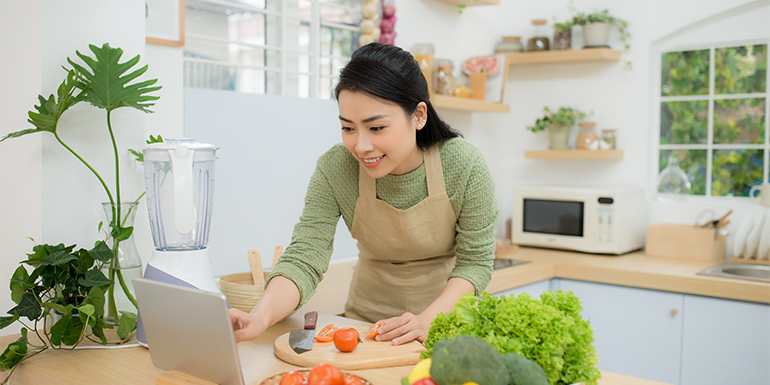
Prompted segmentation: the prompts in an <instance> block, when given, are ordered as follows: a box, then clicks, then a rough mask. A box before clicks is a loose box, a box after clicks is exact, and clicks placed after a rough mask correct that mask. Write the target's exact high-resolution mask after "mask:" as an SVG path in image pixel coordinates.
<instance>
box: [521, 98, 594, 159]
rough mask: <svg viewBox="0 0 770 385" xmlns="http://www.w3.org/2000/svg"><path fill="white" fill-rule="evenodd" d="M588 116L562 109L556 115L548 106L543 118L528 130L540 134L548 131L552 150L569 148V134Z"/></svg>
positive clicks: (574, 109)
mask: <svg viewBox="0 0 770 385" xmlns="http://www.w3.org/2000/svg"><path fill="white" fill-rule="evenodd" d="M585 116H586V114H585V113H584V112H582V111H580V110H578V109H576V108H571V107H560V108H559V110H558V111H556V113H554V112H553V111H551V109H550V108H548V106H545V107H543V116H542V117H539V118H537V120H536V121H535V124H534V125H532V126H527V130H530V131H532V132H540V131H545V130H548V139H549V141H550V148H551V149H565V148H569V144H568V142H569V134H570V131H571V130H572V127H573V126H574V125H575V123H576V122H577V121H578V120H579V119H582V118H584V117H585Z"/></svg>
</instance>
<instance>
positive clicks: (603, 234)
mask: <svg viewBox="0 0 770 385" xmlns="http://www.w3.org/2000/svg"><path fill="white" fill-rule="evenodd" d="M613 202H614V199H612V198H605V197H602V198H599V202H598V203H599V205H598V207H597V208H596V211H597V213H596V221H597V225H598V226H596V230H597V231H596V242H597V243H612V242H614V241H615V239H614V238H615V234H613V233H612V226H613V222H615V220H614V219H615V218H614V217H615V208H614V206H613V204H612V203H613Z"/></svg>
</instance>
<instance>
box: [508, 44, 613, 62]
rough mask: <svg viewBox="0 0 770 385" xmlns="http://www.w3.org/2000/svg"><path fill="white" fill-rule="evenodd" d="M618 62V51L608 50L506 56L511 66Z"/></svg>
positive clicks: (543, 52) (523, 53)
mask: <svg viewBox="0 0 770 385" xmlns="http://www.w3.org/2000/svg"><path fill="white" fill-rule="evenodd" d="M619 60H620V51H613V50H611V49H609V48H586V49H579V50H571V49H565V50H558V51H542V52H522V53H516V54H509V55H508V64H509V65H511V66H517V65H528V64H559V63H578V62H595V61H606V62H613V61H619Z"/></svg>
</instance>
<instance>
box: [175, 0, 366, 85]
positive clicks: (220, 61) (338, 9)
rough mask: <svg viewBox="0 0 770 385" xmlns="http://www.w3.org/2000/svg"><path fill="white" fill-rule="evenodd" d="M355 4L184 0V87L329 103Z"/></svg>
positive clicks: (340, 0) (352, 0) (350, 37)
mask: <svg viewBox="0 0 770 385" xmlns="http://www.w3.org/2000/svg"><path fill="white" fill-rule="evenodd" d="M361 3H362V1H361V0H187V1H186V4H185V11H186V15H185V31H186V32H185V41H186V44H185V49H184V85H185V87H194V88H210V89H221V90H231V91H238V92H245V93H258V94H275V95H289V96H299V97H303V98H308V97H312V98H322V99H329V98H331V93H332V88H333V86H334V84H335V83H336V79H337V76H338V74H339V70H340V69H341V68H342V67H344V66H345V64H347V62H348V61H349V60H350V56H351V54H352V53H353V51H354V50H355V48H357V47H356V43H357V42H358V36H359V34H360V33H359V24H360V22H361V19H362V16H361Z"/></svg>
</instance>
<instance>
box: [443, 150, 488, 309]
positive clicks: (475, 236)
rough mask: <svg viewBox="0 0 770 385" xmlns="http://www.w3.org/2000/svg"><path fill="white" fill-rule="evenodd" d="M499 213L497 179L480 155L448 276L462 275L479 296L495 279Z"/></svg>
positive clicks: (459, 218) (462, 210) (459, 219)
mask: <svg viewBox="0 0 770 385" xmlns="http://www.w3.org/2000/svg"><path fill="white" fill-rule="evenodd" d="M499 214H500V209H499V207H498V205H497V199H496V198H495V182H494V179H493V178H492V174H491V172H490V171H489V167H488V166H487V163H486V161H485V160H484V157H483V156H482V155H481V154H479V155H478V156H477V157H476V159H475V161H474V162H473V166H472V168H471V172H470V173H469V178H468V182H467V184H466V186H465V192H464V194H463V199H462V206H461V207H460V210H459V215H458V216H457V224H456V225H455V228H456V229H457V235H456V236H455V242H456V245H457V249H456V251H455V253H456V254H455V255H456V256H457V262H456V264H455V268H454V270H452V273H451V274H450V275H449V278H452V277H459V278H463V279H465V280H467V281H469V282H470V283H471V284H473V287H474V288H475V290H476V295H480V294H481V292H482V291H483V290H484V289H485V288H486V287H487V285H488V284H489V281H490V280H491V279H492V267H493V265H494V258H495V239H494V229H495V224H496V223H497V220H498V218H499Z"/></svg>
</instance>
